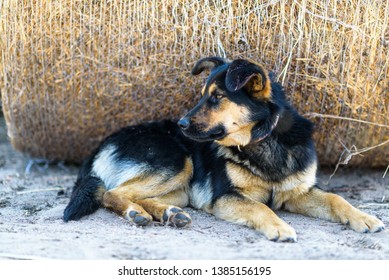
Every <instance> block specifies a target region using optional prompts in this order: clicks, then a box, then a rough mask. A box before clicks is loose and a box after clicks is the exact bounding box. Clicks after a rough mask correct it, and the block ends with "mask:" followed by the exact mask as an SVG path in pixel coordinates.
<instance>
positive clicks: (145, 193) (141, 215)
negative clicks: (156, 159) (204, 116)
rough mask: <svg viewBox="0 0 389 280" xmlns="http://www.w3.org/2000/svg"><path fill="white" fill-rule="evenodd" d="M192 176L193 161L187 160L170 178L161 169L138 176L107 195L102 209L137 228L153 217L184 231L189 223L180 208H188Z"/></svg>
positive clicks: (169, 174)
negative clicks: (119, 216) (136, 225)
mask: <svg viewBox="0 0 389 280" xmlns="http://www.w3.org/2000/svg"><path fill="white" fill-rule="evenodd" d="M192 173H193V165H192V161H191V159H190V158H186V160H185V163H184V166H183V168H182V170H180V171H179V172H177V173H175V174H173V175H172V174H171V173H168V172H166V171H164V170H162V169H161V170H159V172H157V171H156V172H153V173H151V174H141V175H140V176H138V177H134V178H132V179H130V180H128V181H127V182H125V183H123V184H121V185H120V186H118V187H116V188H113V189H111V190H109V191H107V192H106V193H105V194H104V197H103V205H104V207H106V208H109V209H111V210H113V211H115V212H116V213H118V214H119V215H121V216H123V217H125V218H127V219H128V220H130V221H132V222H135V224H138V225H146V224H148V223H149V222H150V221H151V220H152V217H154V218H155V219H156V220H158V221H162V222H167V223H172V224H173V225H175V226H177V227H183V226H185V225H186V224H189V223H190V221H191V220H190V217H189V215H188V214H186V213H185V212H183V211H182V209H181V208H180V207H185V206H187V204H188V194H187V189H188V186H189V181H190V178H191V177H192Z"/></svg>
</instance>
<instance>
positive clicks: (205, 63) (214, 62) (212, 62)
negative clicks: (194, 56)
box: [192, 56, 227, 75]
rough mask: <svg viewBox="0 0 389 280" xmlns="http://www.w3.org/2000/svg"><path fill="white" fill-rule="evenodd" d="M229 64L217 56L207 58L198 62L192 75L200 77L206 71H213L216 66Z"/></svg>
mask: <svg viewBox="0 0 389 280" xmlns="http://www.w3.org/2000/svg"><path fill="white" fill-rule="evenodd" d="M225 63H227V61H225V60H224V59H223V58H221V57H217V56H211V57H206V58H203V59H200V60H199V61H197V63H196V65H195V66H194V67H193V69H192V75H198V74H200V73H201V72H203V71H204V70H205V69H212V68H214V67H216V66H220V65H223V64H225Z"/></svg>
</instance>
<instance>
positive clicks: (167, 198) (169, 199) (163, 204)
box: [136, 190, 189, 221]
mask: <svg viewBox="0 0 389 280" xmlns="http://www.w3.org/2000/svg"><path fill="white" fill-rule="evenodd" d="M188 202H189V198H188V194H187V192H185V191H183V190H175V191H172V192H170V193H168V194H166V195H164V196H160V197H155V198H148V199H144V200H138V201H136V203H137V204H139V205H141V206H142V207H143V208H144V209H145V210H146V211H147V212H148V213H150V214H151V215H152V216H153V217H154V219H156V220H159V221H161V220H162V216H163V214H164V212H165V210H166V209H168V208H169V207H172V206H177V207H180V208H183V207H186V206H188Z"/></svg>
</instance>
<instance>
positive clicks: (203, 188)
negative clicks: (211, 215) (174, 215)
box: [189, 177, 213, 209]
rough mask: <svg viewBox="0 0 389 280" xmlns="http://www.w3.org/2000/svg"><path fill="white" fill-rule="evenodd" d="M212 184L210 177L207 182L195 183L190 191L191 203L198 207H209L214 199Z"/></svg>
mask: <svg viewBox="0 0 389 280" xmlns="http://www.w3.org/2000/svg"><path fill="white" fill-rule="evenodd" d="M212 194H213V193H212V186H211V180H210V179H209V177H208V178H207V179H206V180H205V183H203V184H201V183H195V184H193V185H192V188H191V189H190V192H189V203H190V205H191V206H193V207H194V208H196V209H205V208H207V207H208V206H209V205H210V203H211V201H212Z"/></svg>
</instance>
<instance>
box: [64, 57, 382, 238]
mask: <svg viewBox="0 0 389 280" xmlns="http://www.w3.org/2000/svg"><path fill="white" fill-rule="evenodd" d="M205 70H207V71H210V74H209V76H208V78H207V80H206V82H205V85H204V86H203V88H202V90H201V98H200V101H199V102H198V104H197V105H196V106H195V107H194V108H193V109H191V110H190V111H189V112H188V113H187V114H186V115H185V116H184V117H182V118H181V119H180V120H179V121H178V122H174V121H169V120H166V121H160V122H150V123H144V124H140V125H135V126H129V127H126V128H123V129H121V130H119V131H118V132H116V133H114V134H113V135H111V136H109V137H108V138H106V139H105V140H104V141H103V142H102V144H101V145H100V146H99V147H98V149H97V150H96V151H95V152H93V153H92V155H91V156H90V157H89V158H87V159H86V160H85V161H84V163H83V165H82V166H81V169H80V172H79V175H78V178H77V181H76V183H75V186H74V188H73V191H72V195H71V198H70V202H69V204H68V206H67V207H66V209H65V211H64V217H63V219H64V221H65V222H67V221H69V220H78V219H80V218H81V217H83V216H85V215H88V214H91V213H93V212H94V211H96V210H97V209H98V208H99V207H100V206H103V207H105V208H108V209H111V210H113V211H114V212H116V213H118V214H119V215H121V216H123V217H124V218H126V219H127V220H129V221H131V222H132V223H134V224H136V225H139V226H145V225H147V224H149V223H150V222H151V221H153V220H155V221H158V222H161V223H163V224H168V225H172V226H175V227H178V228H182V227H185V226H188V225H189V224H191V217H190V215H189V214H188V213H186V212H185V211H184V210H183V208H184V207H187V206H189V207H193V208H195V209H201V210H204V211H206V212H208V213H211V214H213V215H215V216H216V217H218V218H220V219H223V220H226V221H230V222H233V223H237V224H241V225H246V226H249V227H251V228H254V229H255V230H257V231H259V232H260V233H261V234H263V235H264V236H265V237H266V238H268V239H269V240H272V241H279V242H295V241H296V232H295V230H294V229H293V228H292V227H291V226H290V225H288V224H287V223H286V222H285V221H283V220H282V219H281V218H279V217H278V216H277V215H276V214H275V213H274V212H273V210H278V209H283V210H286V211H289V212H294V213H300V214H303V215H307V216H311V217H317V218H322V219H326V220H330V221H333V222H338V223H342V224H345V225H349V226H350V227H351V228H352V229H353V230H355V231H357V232H362V233H367V232H379V231H381V230H383V229H384V224H383V223H382V222H381V221H380V220H379V219H377V218H375V217H373V216H370V215H368V214H366V213H364V212H361V211H360V210H358V209H356V208H354V207H353V206H352V205H351V204H349V203H348V202H347V201H346V200H345V199H343V198H342V197H340V196H338V195H336V194H332V193H327V192H324V191H322V190H321V189H319V188H318V187H317V185H316V169H317V156H316V150H315V146H314V143H313V140H312V131H313V125H312V123H311V122H310V121H309V120H307V119H305V118H303V117H302V116H301V115H299V114H298V113H297V111H296V110H295V109H294V108H293V107H292V106H291V105H290V104H289V103H288V102H287V100H286V98H285V95H284V90H283V88H282V86H281V85H280V84H278V83H276V82H275V81H273V80H274V79H273V78H271V75H270V74H269V73H268V72H267V71H266V70H265V69H264V67H262V66H261V65H260V64H258V63H256V62H254V61H251V60H247V59H236V60H233V61H227V60H225V59H223V58H220V57H207V58H204V59H201V60H199V61H198V62H197V63H196V64H195V66H194V68H193V69H192V74H193V75H198V74H200V73H202V72H203V71H205Z"/></svg>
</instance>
